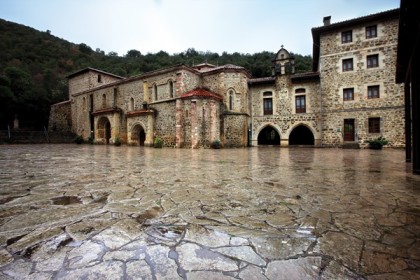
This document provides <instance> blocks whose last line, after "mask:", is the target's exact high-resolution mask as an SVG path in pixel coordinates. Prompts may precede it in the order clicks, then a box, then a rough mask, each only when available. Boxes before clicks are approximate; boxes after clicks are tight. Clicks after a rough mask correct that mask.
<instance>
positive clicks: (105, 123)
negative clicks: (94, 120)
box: [98, 117, 111, 144]
mask: <svg viewBox="0 0 420 280" xmlns="http://www.w3.org/2000/svg"><path fill="white" fill-rule="evenodd" d="M98 136H99V138H102V139H103V141H104V143H105V144H109V141H110V139H111V123H110V122H109V120H108V118H106V117H103V118H101V119H100V120H99V122H98Z"/></svg>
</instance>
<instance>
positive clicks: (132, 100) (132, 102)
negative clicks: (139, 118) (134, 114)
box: [130, 97, 134, 111]
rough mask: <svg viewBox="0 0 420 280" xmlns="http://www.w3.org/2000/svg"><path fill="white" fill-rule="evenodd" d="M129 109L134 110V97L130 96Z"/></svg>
mask: <svg viewBox="0 0 420 280" xmlns="http://www.w3.org/2000/svg"><path fill="white" fill-rule="evenodd" d="M130 111H134V98H133V97H131V99H130Z"/></svg>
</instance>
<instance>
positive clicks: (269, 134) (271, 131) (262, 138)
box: [258, 126, 280, 145]
mask: <svg viewBox="0 0 420 280" xmlns="http://www.w3.org/2000/svg"><path fill="white" fill-rule="evenodd" d="M258 145H280V135H279V134H278V132H277V130H276V129H275V128H274V127H272V126H267V127H265V128H264V129H263V130H261V131H260V133H259V134H258Z"/></svg>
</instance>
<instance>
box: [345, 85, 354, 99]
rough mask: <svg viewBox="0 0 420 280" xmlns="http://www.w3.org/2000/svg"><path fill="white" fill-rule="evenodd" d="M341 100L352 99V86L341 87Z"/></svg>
mask: <svg viewBox="0 0 420 280" xmlns="http://www.w3.org/2000/svg"><path fill="white" fill-rule="evenodd" d="M343 100H344V101H349V100H354V88H345V89H343Z"/></svg>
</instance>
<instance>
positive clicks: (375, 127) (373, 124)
mask: <svg viewBox="0 0 420 280" xmlns="http://www.w3.org/2000/svg"><path fill="white" fill-rule="evenodd" d="M380 132H381V119H380V118H369V133H380Z"/></svg>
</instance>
